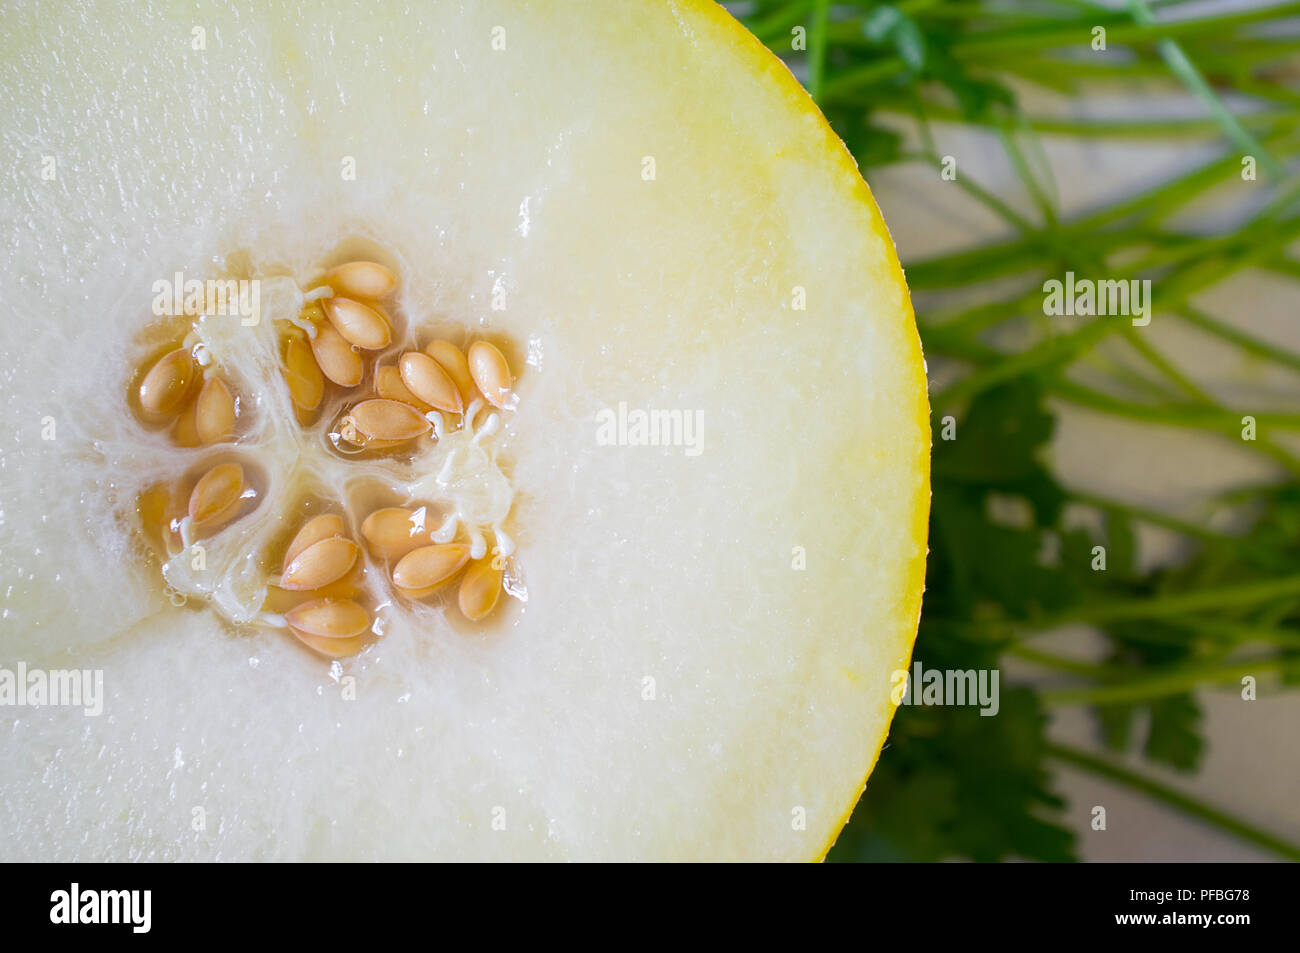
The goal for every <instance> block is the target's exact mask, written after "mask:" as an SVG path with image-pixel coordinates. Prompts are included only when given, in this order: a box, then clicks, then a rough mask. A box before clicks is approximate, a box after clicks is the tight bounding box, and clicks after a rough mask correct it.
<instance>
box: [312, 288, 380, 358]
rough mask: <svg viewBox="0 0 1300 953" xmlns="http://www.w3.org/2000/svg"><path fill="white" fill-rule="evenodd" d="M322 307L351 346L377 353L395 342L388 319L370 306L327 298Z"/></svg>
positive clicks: (341, 299) (344, 299) (348, 299)
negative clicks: (391, 342)
mask: <svg viewBox="0 0 1300 953" xmlns="http://www.w3.org/2000/svg"><path fill="white" fill-rule="evenodd" d="M322 305H323V307H324V308H325V316H326V317H327V318H329V319H330V324H332V325H334V330H336V331H338V332H339V334H341V335H343V338H344V339H345V340H346V341H347V342H348V343H349V344H355V345H356V346H357V347H361V348H365V349H366V350H367V351H376V350H379V349H380V348H384V347H388V344H389V342H390V341H392V340H393V329H392V328H391V327H389V325H388V319H387V318H385V317H384V316H383V315H382V314H380V313H379V312H378V311H376V310H375V309H374V308H372V307H370V305H368V304H362V303H361V302H360V301H353V300H352V299H351V298H326V299H325V300H324V302H322Z"/></svg>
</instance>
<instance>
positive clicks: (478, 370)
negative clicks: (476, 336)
mask: <svg viewBox="0 0 1300 953" xmlns="http://www.w3.org/2000/svg"><path fill="white" fill-rule="evenodd" d="M469 372H470V374H471V375H472V376H473V378H474V383H475V384H477V385H478V389H479V391H480V392H481V393H482V394H483V396H484V397H485V398H487V402H488V403H489V404H491V405H492V406H493V407H505V406H506V405H507V404H508V403H509V401H510V388H511V387H512V386H513V385H514V381H513V380H512V379H511V377H510V365H509V364H508V363H506V356H505V355H504V354H502V353H501V352H500V351H498V350H497V349H496V347H495V346H494V345H491V344H489V343H488V342H487V341H475V342H474V343H473V344H471V345H470V346H469Z"/></svg>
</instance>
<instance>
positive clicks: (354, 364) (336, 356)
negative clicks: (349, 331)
mask: <svg viewBox="0 0 1300 953" xmlns="http://www.w3.org/2000/svg"><path fill="white" fill-rule="evenodd" d="M311 353H312V356H313V357H315V358H316V364H317V366H319V367H320V369H321V373H323V374H324V375H325V376H326V377H328V378H329V379H330V380H332V381H333V382H334V383H335V384H338V385H339V386H340V387H356V386H357V385H358V384H360V383H361V371H362V368H363V363H362V360H361V355H360V354H358V353H357V352H356V351H355V350H353V349H352V345H351V344H349V343H348V342H347V341H345V340H344V339H343V335H341V334H339V332H337V331H335V330H334V326H333V325H330V324H321V325H317V328H316V336H315V337H314V338H312V341H311Z"/></svg>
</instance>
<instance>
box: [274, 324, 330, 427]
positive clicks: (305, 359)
mask: <svg viewBox="0 0 1300 953" xmlns="http://www.w3.org/2000/svg"><path fill="white" fill-rule="evenodd" d="M284 382H285V383H286V384H287V385H288V386H289V399H290V400H292V401H293V402H294V405H295V406H296V407H298V408H299V409H300V410H315V409H316V408H317V407H319V406H320V402H321V398H322V397H324V396H325V378H324V377H323V376H322V375H321V372H320V366H319V365H318V364H317V363H316V358H314V357H313V356H312V349H311V346H310V345H309V344H308V343H307V342H306V341H304V340H303V339H302V338H300V337H298V336H297V335H294V336H293V337H291V338H289V344H288V346H287V347H286V348H285V351H284Z"/></svg>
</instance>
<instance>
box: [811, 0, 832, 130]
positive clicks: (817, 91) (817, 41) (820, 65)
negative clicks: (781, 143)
mask: <svg viewBox="0 0 1300 953" xmlns="http://www.w3.org/2000/svg"><path fill="white" fill-rule="evenodd" d="M829 9H830V0H813V6H812V26H811V27H810V28H809V30H808V94H809V95H810V96H812V98H813V102H815V103H818V104H820V103H821V101H822V79H823V77H824V76H825V73H826V17H827V15H828V13H829Z"/></svg>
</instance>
